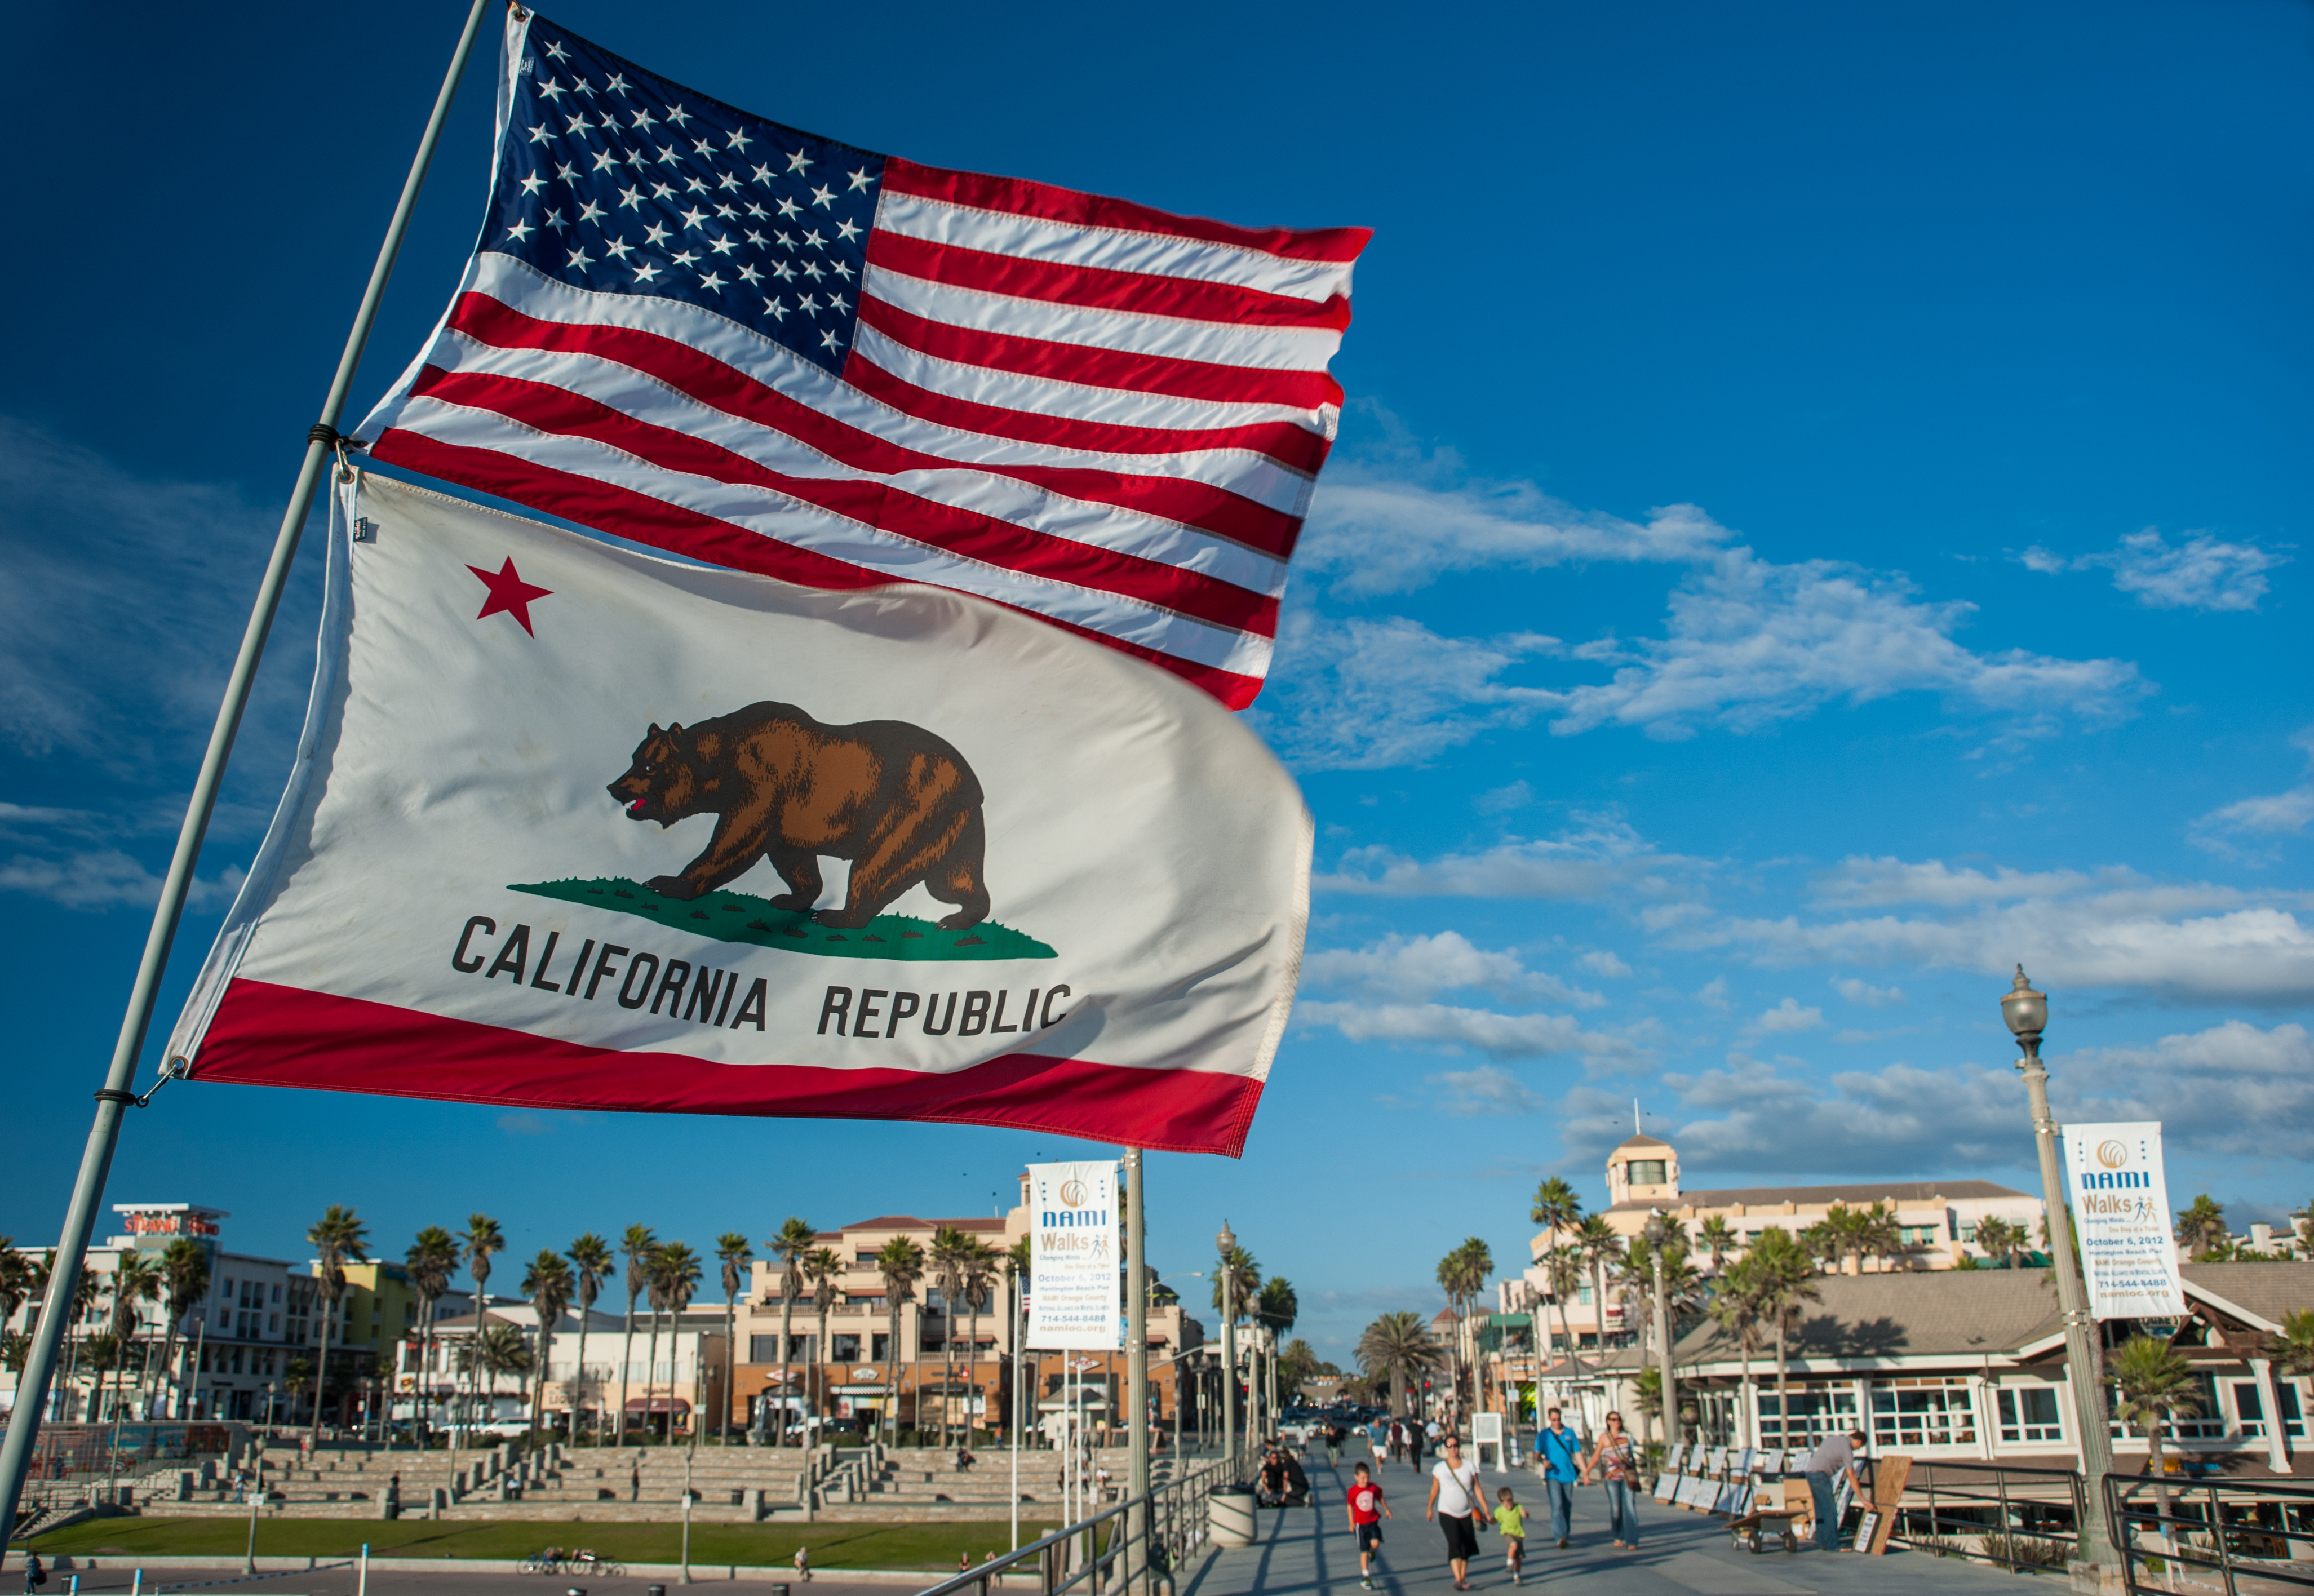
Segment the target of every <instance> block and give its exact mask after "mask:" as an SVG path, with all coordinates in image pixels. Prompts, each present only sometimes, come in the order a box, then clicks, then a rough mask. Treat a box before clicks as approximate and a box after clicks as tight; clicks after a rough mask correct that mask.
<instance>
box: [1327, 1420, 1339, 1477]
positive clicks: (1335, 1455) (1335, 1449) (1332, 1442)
mask: <svg viewBox="0 0 2314 1596" xmlns="http://www.w3.org/2000/svg"><path fill="white" fill-rule="evenodd" d="M1341 1466H1342V1427H1341V1426H1340V1425H1339V1424H1328V1425H1327V1426H1326V1467H1327V1468H1340V1467H1341Z"/></svg>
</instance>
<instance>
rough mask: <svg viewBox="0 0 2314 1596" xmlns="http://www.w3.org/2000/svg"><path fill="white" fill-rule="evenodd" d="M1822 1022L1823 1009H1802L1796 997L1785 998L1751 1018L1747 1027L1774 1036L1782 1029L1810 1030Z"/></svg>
mask: <svg viewBox="0 0 2314 1596" xmlns="http://www.w3.org/2000/svg"><path fill="white" fill-rule="evenodd" d="M1823 1023H1824V1010H1821V1009H1815V1008H1809V1009H1803V1008H1801V1007H1800V1006H1799V1002H1798V1001H1797V999H1793V998H1786V999H1785V1000H1784V1001H1782V1002H1780V1003H1779V1004H1777V1005H1776V1006H1775V1007H1774V1008H1772V1009H1771V1010H1768V1011H1767V1012H1766V1013H1764V1014H1762V1015H1761V1016H1760V1018H1757V1019H1755V1020H1753V1022H1752V1024H1751V1026H1750V1027H1749V1028H1751V1029H1752V1030H1754V1031H1761V1032H1764V1033H1766V1034H1768V1035H1770V1036H1774V1035H1776V1034H1777V1033H1779V1032H1784V1031H1812V1030H1815V1028H1816V1027H1818V1026H1820V1025H1822V1024H1823Z"/></svg>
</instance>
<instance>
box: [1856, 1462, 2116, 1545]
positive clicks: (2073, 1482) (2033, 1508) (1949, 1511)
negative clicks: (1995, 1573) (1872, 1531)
mask: <svg viewBox="0 0 2314 1596" xmlns="http://www.w3.org/2000/svg"><path fill="white" fill-rule="evenodd" d="M2087 1505H2088V1503H2087V1501H2086V1498H2085V1496H2084V1493H2083V1486H2082V1481H2081V1477H2080V1475H2078V1474H2075V1473H2074V1472H2073V1471H2072V1470H2071V1469H2070V1468H2012V1467H2009V1466H2008V1465H2004V1464H1999V1463H1947V1462H1942V1461H1929V1460H1921V1459H1915V1460H1914V1462H1913V1464H1912V1474H1911V1476H1910V1477H1908V1478H1907V1479H1906V1480H1905V1481H1904V1495H1903V1500H1902V1501H1900V1502H1899V1503H1897V1506H1896V1521H1895V1524H1894V1527H1893V1528H1892V1529H1891V1530H1889V1533H1888V1539H1891V1540H1894V1541H1899V1542H1902V1543H1903V1544H1904V1545H1905V1546H1908V1547H1911V1548H1912V1549H1914V1550H1916V1551H1924V1552H1941V1553H1944V1554H1947V1555H1948V1556H1949V1555H1958V1556H1967V1557H1982V1558H1983V1559H1984V1560H1985V1561H1987V1562H1990V1563H1998V1564H2000V1565H2001V1566H2002V1567H2004V1568H2058V1569H2062V1568H2063V1567H2064V1565H2066V1564H2067V1563H2068V1562H2070V1561H2071V1560H2072V1559H2073V1558H2074V1557H2075V1556H2078V1555H2079V1552H2080V1524H2081V1519H2082V1518H2083V1516H2084V1513H2083V1509H2084V1508H2085V1507H2086V1506H2087Z"/></svg>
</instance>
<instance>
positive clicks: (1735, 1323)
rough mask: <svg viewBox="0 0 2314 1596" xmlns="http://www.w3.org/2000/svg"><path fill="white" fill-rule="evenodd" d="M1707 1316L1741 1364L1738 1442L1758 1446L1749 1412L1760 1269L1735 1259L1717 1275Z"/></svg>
mask: <svg viewBox="0 0 2314 1596" xmlns="http://www.w3.org/2000/svg"><path fill="white" fill-rule="evenodd" d="M1710 1313H1711V1318H1712V1319H1713V1321H1714V1322H1715V1323H1717V1324H1718V1327H1720V1329H1722V1330H1723V1331H1725V1332H1726V1333H1727V1335H1728V1336H1731V1337H1733V1338H1734V1340H1735V1342H1736V1354H1737V1356H1738V1358H1739V1359H1740V1360H1741V1362H1742V1365H1743V1367H1742V1371H1741V1373H1740V1374H1738V1376H1737V1378H1736V1412H1737V1413H1738V1414H1740V1415H1742V1417H1743V1421H1744V1423H1743V1428H1742V1430H1741V1432H1740V1433H1739V1434H1738V1436H1737V1439H1738V1440H1739V1441H1741V1442H1743V1444H1744V1445H1745V1446H1757V1445H1759V1444H1760V1433H1759V1431H1760V1427H1759V1425H1758V1424H1757V1423H1756V1422H1754V1418H1753V1411H1752V1354H1753V1353H1755V1352H1758V1351H1759V1350H1760V1270H1759V1268H1758V1267H1757V1266H1756V1265H1754V1264H1753V1262H1752V1260H1751V1259H1750V1258H1738V1259H1736V1261H1735V1263H1733V1264H1731V1265H1728V1267H1727V1270H1726V1272H1724V1273H1723V1274H1721V1275H1720V1276H1719V1290H1718V1292H1717V1293H1716V1294H1715V1295H1714V1296H1713V1297H1712V1299H1711V1308H1710Z"/></svg>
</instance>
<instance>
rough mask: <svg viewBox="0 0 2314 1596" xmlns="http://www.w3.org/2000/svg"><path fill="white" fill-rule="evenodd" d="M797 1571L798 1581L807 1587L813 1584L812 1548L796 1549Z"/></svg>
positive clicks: (802, 1547) (800, 1547)
mask: <svg viewBox="0 0 2314 1596" xmlns="http://www.w3.org/2000/svg"><path fill="white" fill-rule="evenodd" d="M795 1571H796V1577H797V1578H798V1579H799V1580H801V1581H803V1583H805V1584H807V1585H808V1584H809V1583H811V1548H809V1547H808V1546H799V1547H798V1548H796V1555H795Z"/></svg>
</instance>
